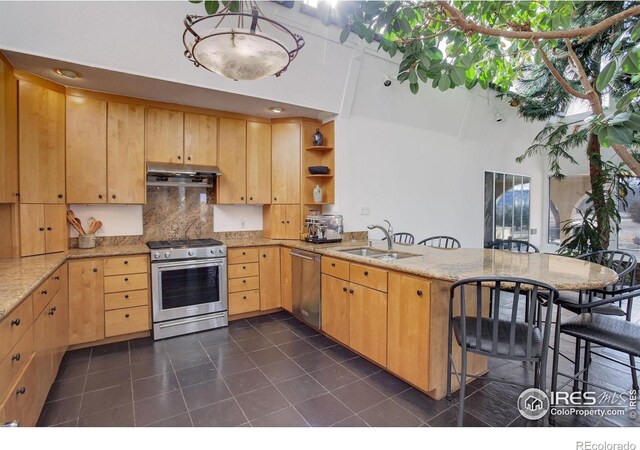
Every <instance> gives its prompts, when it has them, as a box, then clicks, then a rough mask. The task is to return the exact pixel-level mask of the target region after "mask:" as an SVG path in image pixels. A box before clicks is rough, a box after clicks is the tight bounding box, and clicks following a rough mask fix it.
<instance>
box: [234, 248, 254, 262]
mask: <svg viewBox="0 0 640 450" xmlns="http://www.w3.org/2000/svg"><path fill="white" fill-rule="evenodd" d="M258 253H259V249H257V248H233V249H230V250H229V252H228V254H227V260H228V263H229V264H241V263H251V262H258Z"/></svg>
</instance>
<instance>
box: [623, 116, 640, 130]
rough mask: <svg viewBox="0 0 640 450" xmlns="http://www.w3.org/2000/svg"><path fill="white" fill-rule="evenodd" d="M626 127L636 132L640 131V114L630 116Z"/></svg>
mask: <svg viewBox="0 0 640 450" xmlns="http://www.w3.org/2000/svg"><path fill="white" fill-rule="evenodd" d="M624 125H625V126H626V127H627V128H630V129H632V130H634V131H640V114H638V113H633V114H630V116H629V119H628V120H627V121H626V122H625V123H624Z"/></svg>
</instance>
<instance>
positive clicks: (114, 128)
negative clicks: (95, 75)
mask: <svg viewBox="0 0 640 450" xmlns="http://www.w3.org/2000/svg"><path fill="white" fill-rule="evenodd" d="M107 164H108V165H107V181H108V182H107V185H108V186H109V188H108V191H109V192H108V197H109V198H108V201H109V203H128V204H131V203H145V201H146V196H147V195H146V194H147V186H146V168H145V161H144V107H143V106H139V105H130V104H124V103H114V102H109V105H108V118H107Z"/></svg>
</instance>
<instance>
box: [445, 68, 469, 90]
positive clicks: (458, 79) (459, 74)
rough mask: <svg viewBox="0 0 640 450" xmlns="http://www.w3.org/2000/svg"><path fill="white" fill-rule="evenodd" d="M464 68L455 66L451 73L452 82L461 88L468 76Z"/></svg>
mask: <svg viewBox="0 0 640 450" xmlns="http://www.w3.org/2000/svg"><path fill="white" fill-rule="evenodd" d="M466 72H467V71H466V70H465V68H464V67H460V66H453V67H452V68H451V70H450V71H449V76H450V77H451V81H453V84H454V85H456V86H461V85H463V84H464V83H465V82H466V81H467V74H466Z"/></svg>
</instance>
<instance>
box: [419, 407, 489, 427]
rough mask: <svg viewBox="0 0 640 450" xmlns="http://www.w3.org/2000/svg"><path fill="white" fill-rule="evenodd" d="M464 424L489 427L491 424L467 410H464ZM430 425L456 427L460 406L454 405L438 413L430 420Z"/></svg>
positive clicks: (466, 425)
mask: <svg viewBox="0 0 640 450" xmlns="http://www.w3.org/2000/svg"><path fill="white" fill-rule="evenodd" d="M463 422H464V423H463V426H465V427H488V426H489V424H487V423H485V422H483V421H482V420H480V419H478V418H477V417H475V416H472V415H471V414H469V413H468V412H467V411H465V412H464V420H463ZM428 424H429V426H430V427H455V426H457V425H458V407H457V406H452V407H451V408H449V409H447V410H445V411H444V412H443V413H441V414H438V415H437V416H436V417H435V418H433V419H431V420H430V421H429V422H428Z"/></svg>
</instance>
